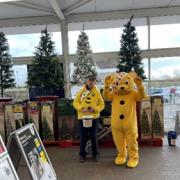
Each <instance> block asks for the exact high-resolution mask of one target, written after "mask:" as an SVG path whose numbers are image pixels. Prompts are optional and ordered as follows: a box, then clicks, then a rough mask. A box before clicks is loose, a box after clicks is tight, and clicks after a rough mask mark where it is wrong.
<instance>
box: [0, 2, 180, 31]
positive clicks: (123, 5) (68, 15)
mask: <svg viewBox="0 0 180 180" xmlns="http://www.w3.org/2000/svg"><path fill="white" fill-rule="evenodd" d="M132 14H134V15H135V17H137V18H145V17H148V16H149V17H156V16H157V17H158V16H172V15H177V16H174V17H173V18H166V17H165V18H164V19H162V21H161V19H156V20H154V21H152V23H154V24H161V23H167V22H168V23H177V22H179V21H180V16H178V15H180V0H146V1H144V0H111V1H110V0H19V1H17V2H3V3H0V30H3V31H4V32H5V33H7V34H19V33H20V34H26V33H30V32H31V33H37V32H40V29H42V26H43V25H48V26H49V28H50V31H60V27H59V25H57V24H60V22H61V21H62V20H66V21H67V22H68V23H69V30H78V29H81V26H82V23H86V28H87V29H96V28H109V27H119V25H121V24H123V20H121V22H120V20H119V19H128V18H129V17H130V16H131V15H132ZM172 19H173V20H172ZM97 21H98V22H97ZM135 21H136V22H137V25H145V23H146V21H143V20H142V21H141V20H135ZM140 21H141V24H140V23H139V22H140ZM135 24H136V23H135ZM41 25H42V26H41ZM34 26H35V27H34ZM9 27H13V28H9ZM18 27H21V28H18ZM2 28H3V29H2Z"/></svg>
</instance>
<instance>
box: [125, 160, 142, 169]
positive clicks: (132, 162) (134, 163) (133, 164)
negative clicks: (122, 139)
mask: <svg viewBox="0 0 180 180" xmlns="http://www.w3.org/2000/svg"><path fill="white" fill-rule="evenodd" d="M138 163H139V161H138V160H134V159H130V160H129V161H128V163H127V166H128V167H129V168H135V167H137V165H138Z"/></svg>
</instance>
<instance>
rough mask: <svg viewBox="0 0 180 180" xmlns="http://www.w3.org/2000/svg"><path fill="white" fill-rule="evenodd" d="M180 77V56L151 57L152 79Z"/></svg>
mask: <svg viewBox="0 0 180 180" xmlns="http://www.w3.org/2000/svg"><path fill="white" fill-rule="evenodd" d="M178 78H180V57H165V58H152V59H151V79H152V80H166V79H178Z"/></svg>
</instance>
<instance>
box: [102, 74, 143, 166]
mask: <svg viewBox="0 0 180 180" xmlns="http://www.w3.org/2000/svg"><path fill="white" fill-rule="evenodd" d="M103 95H104V98H105V100H110V101H112V119H111V128H112V135H113V140H114V143H115V145H116V149H117V151H118V154H117V157H116V159H115V164H116V165H122V164H124V163H125V162H126V158H127V154H128V161H127V166H128V167H131V168H133V167H136V166H137V165H138V163H139V154H138V143H137V138H138V126H137V115H136V102H137V101H141V100H142V99H143V98H145V97H146V94H145V90H144V87H143V84H142V79H140V78H139V77H138V76H137V74H136V73H135V72H130V73H125V72H120V73H114V74H111V75H109V76H107V77H106V78H105V87H104V93H103Z"/></svg>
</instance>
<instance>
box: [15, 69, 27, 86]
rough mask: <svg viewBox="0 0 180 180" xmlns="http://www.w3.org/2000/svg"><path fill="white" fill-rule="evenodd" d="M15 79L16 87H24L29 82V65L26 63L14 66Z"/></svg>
mask: <svg viewBox="0 0 180 180" xmlns="http://www.w3.org/2000/svg"><path fill="white" fill-rule="evenodd" d="M13 70H14V79H15V83H16V87H24V86H26V82H27V66H26V65H15V66H13Z"/></svg>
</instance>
